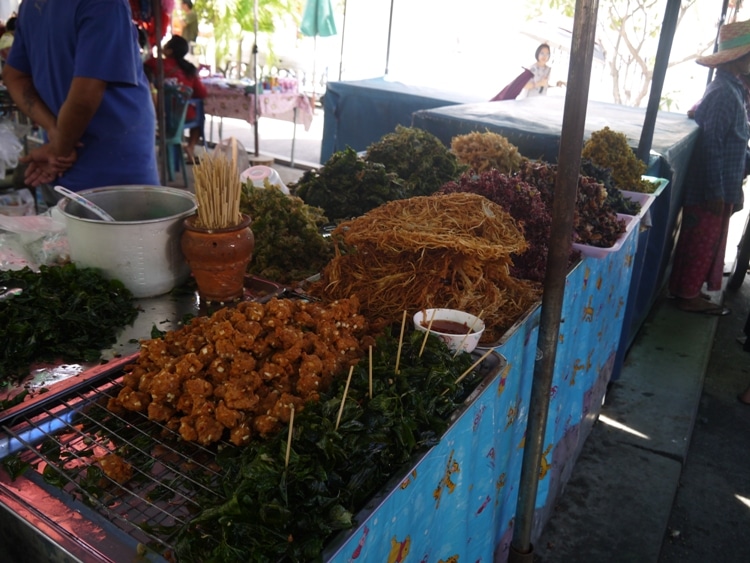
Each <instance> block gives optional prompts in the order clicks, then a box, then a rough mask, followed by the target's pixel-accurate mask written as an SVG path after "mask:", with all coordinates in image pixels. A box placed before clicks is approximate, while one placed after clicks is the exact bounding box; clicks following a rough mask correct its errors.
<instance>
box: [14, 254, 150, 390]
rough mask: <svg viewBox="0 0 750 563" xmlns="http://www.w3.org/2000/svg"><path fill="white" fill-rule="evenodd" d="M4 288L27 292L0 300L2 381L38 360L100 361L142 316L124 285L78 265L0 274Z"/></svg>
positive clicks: (19, 374) (24, 371)
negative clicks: (122, 333)
mask: <svg viewBox="0 0 750 563" xmlns="http://www.w3.org/2000/svg"><path fill="white" fill-rule="evenodd" d="M0 286H6V287H21V288H22V289H23V291H22V293H20V294H19V295H15V296H13V297H10V298H8V299H5V300H3V301H0V381H2V380H6V381H8V380H10V381H13V380H16V379H20V378H23V377H25V376H26V375H28V373H29V368H30V365H31V364H32V363H33V362H35V361H55V360H64V361H68V362H80V361H94V360H97V359H98V358H99V357H100V355H101V350H102V349H104V348H106V347H107V346H110V345H111V344H113V343H114V342H115V340H116V336H117V333H118V332H119V331H120V330H121V329H122V328H123V327H125V326H126V325H129V324H131V323H132V322H133V321H134V320H135V318H136V316H137V315H138V309H137V308H136V307H135V306H134V304H133V296H132V293H131V292H130V291H129V290H128V289H127V288H126V287H125V286H124V285H123V284H122V282H120V281H118V280H108V279H106V278H105V277H104V276H102V274H101V273H99V272H98V271H97V270H94V269H90V268H77V267H76V266H75V265H74V264H66V265H63V266H42V267H41V268H40V271H39V272H38V273H37V272H34V271H32V270H31V269H30V268H24V269H23V270H18V271H0Z"/></svg>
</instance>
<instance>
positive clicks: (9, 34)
mask: <svg viewBox="0 0 750 563" xmlns="http://www.w3.org/2000/svg"><path fill="white" fill-rule="evenodd" d="M15 32H16V17H15V16H13V17H10V18H8V21H7V22H5V31H3V33H2V35H0V63H5V61H6V60H7V59H8V53H10V47H11V45H13V37H14V35H15Z"/></svg>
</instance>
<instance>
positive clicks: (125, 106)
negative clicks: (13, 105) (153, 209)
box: [8, 0, 160, 191]
mask: <svg viewBox="0 0 750 563" xmlns="http://www.w3.org/2000/svg"><path fill="white" fill-rule="evenodd" d="M8 64H10V65H11V66H12V67H14V68H15V69H17V70H19V71H21V72H24V73H26V74H30V75H31V77H32V80H33V82H34V86H35V87H36V89H37V91H38V92H39V95H40V97H41V98H42V100H44V102H45V103H46V104H47V106H48V107H49V109H50V110H51V111H52V113H53V114H55V115H58V114H59V112H60V108H61V107H62V105H63V102H64V101H65V98H66V97H67V95H68V91H69V89H70V85H71V83H72V81H73V78H74V77H87V78H96V79H99V80H104V81H106V82H107V83H108V85H107V90H106V92H105V94H104V98H103V99H102V102H101V105H100V106H99V109H98V110H97V112H96V113H95V114H94V117H93V118H92V119H91V122H90V123H89V126H88V128H87V129H86V131H85V133H84V135H83V137H82V138H81V142H82V143H83V146H81V147H79V148H78V149H77V153H78V160H77V161H76V163H75V164H74V165H73V167H72V168H71V169H70V170H68V171H67V172H66V173H65V175H64V176H62V177H61V178H60V179H59V181H58V183H59V184H61V185H63V186H65V187H66V188H68V189H71V190H73V191H80V190H83V189H88V188H96V187H102V186H115V185H123V184H144V185H159V184H160V181H159V175H158V173H157V168H156V154H155V153H156V151H155V133H156V117H155V112H154V104H153V101H152V99H151V92H150V89H149V85H148V80H147V79H146V76H145V73H144V72H143V65H142V63H141V58H140V52H139V48H138V40H137V32H136V29H135V26H134V25H133V21H132V16H131V12H130V5H129V4H128V1H127V0H34V1H28V2H23V3H21V6H20V9H19V15H18V20H17V27H16V34H15V39H14V43H13V48H12V50H11V53H10V55H9V57H8Z"/></svg>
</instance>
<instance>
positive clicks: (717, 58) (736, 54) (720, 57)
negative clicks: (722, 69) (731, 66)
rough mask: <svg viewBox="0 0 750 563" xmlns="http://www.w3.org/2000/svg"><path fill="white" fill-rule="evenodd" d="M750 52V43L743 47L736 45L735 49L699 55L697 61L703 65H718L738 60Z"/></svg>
mask: <svg viewBox="0 0 750 563" xmlns="http://www.w3.org/2000/svg"><path fill="white" fill-rule="evenodd" d="M748 53H750V45H743V46H741V47H735V48H734V49H726V50H725V51H718V52H716V53H713V54H711V55H706V56H705V57H698V58H697V59H695V62H696V63H698V64H699V65H703V66H718V65H722V64H725V63H731V62H732V61H736V60H737V59H739V58H741V57H744V56H745V55H747V54H748Z"/></svg>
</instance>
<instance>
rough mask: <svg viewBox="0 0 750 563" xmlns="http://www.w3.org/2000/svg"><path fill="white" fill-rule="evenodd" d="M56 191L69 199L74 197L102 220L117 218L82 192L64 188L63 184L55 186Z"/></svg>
mask: <svg viewBox="0 0 750 563" xmlns="http://www.w3.org/2000/svg"><path fill="white" fill-rule="evenodd" d="M55 191H56V192H57V193H59V194H62V195H64V196H65V197H67V198H68V199H72V200H73V201H75V202H76V203H78V204H80V205H83V206H84V207H85V208H86V209H88V210H89V211H91V212H92V213H93V214H94V215H96V216H97V217H99V218H100V219H101V220H102V221H114V220H115V218H114V217H112V215H110V214H109V213H107V212H106V211H104V209H102V208H101V207H99V206H98V205H97V204H95V203H94V202H93V201H90V200H88V199H86V198H85V197H83V196H82V195H81V194H77V193H75V192H72V191H70V190H69V189H68V188H64V187H62V186H55Z"/></svg>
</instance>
